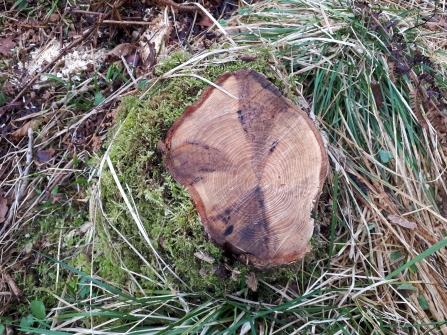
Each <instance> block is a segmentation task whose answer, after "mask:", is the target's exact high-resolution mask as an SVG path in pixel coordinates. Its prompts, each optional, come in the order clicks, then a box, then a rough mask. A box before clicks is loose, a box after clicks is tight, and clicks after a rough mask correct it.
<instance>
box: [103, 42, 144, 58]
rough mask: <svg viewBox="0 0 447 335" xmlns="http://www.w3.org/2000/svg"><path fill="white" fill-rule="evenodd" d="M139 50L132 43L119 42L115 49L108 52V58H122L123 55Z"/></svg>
mask: <svg viewBox="0 0 447 335" xmlns="http://www.w3.org/2000/svg"><path fill="white" fill-rule="evenodd" d="M136 51H137V47H136V46H135V45H132V44H130V43H123V44H118V45H117V46H116V47H114V48H113V50H111V51H109V52H108V53H107V58H111V59H121V55H123V56H124V57H126V56H128V55H130V54H132V53H135V52H136Z"/></svg>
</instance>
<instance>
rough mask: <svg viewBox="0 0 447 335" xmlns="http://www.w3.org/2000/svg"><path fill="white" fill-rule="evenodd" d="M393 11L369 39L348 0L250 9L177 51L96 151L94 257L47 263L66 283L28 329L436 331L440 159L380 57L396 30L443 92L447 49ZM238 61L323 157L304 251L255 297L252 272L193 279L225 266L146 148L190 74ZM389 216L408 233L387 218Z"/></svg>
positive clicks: (441, 252)
mask: <svg viewBox="0 0 447 335" xmlns="http://www.w3.org/2000/svg"><path fill="white" fill-rule="evenodd" d="M388 5H389V7H388V6H385V5H384V6H382V10H383V12H382V14H381V16H380V18H379V21H380V22H381V23H382V25H384V26H386V23H387V22H392V21H396V22H397V24H396V25H394V26H391V27H390V28H388V30H386V31H384V30H382V29H380V27H376V29H373V26H374V20H372V19H371V15H368V13H369V14H370V13H371V12H370V11H369V10H370V9H367V8H362V7H361V6H359V7H357V6H355V5H352V4H348V3H345V2H343V1H323V2H318V3H317V2H312V1H306V2H304V1H290V0H281V1H268V2H260V3H256V4H254V5H251V6H248V7H245V8H242V9H240V10H239V13H238V15H235V16H233V17H232V18H231V19H230V20H229V21H228V22H227V23H226V26H225V28H226V29H228V31H229V32H232V34H231V36H230V37H229V38H227V39H225V36H224V37H222V39H223V41H222V42H221V43H219V44H218V45H216V46H215V48H214V49H211V50H207V51H204V52H202V53H197V54H194V55H188V54H185V53H176V54H173V55H172V56H171V57H170V58H168V59H166V60H165V61H164V62H163V63H162V64H160V65H159V66H158V68H157V76H156V77H154V78H152V79H150V80H149V83H148V89H147V92H146V93H144V94H142V96H141V97H140V98H127V100H125V102H124V103H123V104H122V107H121V111H120V113H119V118H118V123H117V126H116V128H115V130H114V132H113V133H111V134H109V143H108V145H107V150H106V152H105V153H104V155H103V156H101V157H98V171H99V173H98V178H99V182H98V183H97V184H96V185H95V186H94V187H93V188H92V190H91V199H92V204H91V206H92V207H91V211H90V213H91V214H95V217H93V216H91V217H90V219H91V220H93V219H94V223H95V231H94V234H92V235H91V236H90V238H91V239H89V240H85V242H86V243H89V244H93V248H92V249H91V256H92V257H91V259H92V262H87V263H83V264H84V267H83V268H82V269H83V271H80V270H78V269H77V268H79V264H78V263H77V262H73V260H67V262H61V261H59V260H56V259H54V260H53V261H54V262H55V264H57V265H58V266H60V267H61V268H65V269H66V270H67V271H69V272H71V273H72V276H74V277H75V278H76V279H75V280H73V281H72V283H71V285H68V286H67V289H66V290H65V292H63V293H62V294H58V295H56V296H57V299H58V300H59V302H60V304H59V306H58V307H56V308H52V309H51V311H50V310H48V311H47V312H46V313H47V315H46V316H45V320H46V321H45V322H47V323H45V322H44V320H41V319H39V318H40V317H41V316H39V315H37V314H38V313H37V312H36V311H34V313H33V311H31V315H32V316H31V318H34V319H30V320H31V321H32V323H30V322H31V321H30V322H29V323H30V324H28V327H22V330H23V331H34V332H37V333H42V334H51V331H59V332H65V333H100V332H106V333H108V334H123V333H129V334H137V333H138V334H140V333H141V334H143V333H144V334H177V333H178V334H183V333H201V334H224V333H226V334H241V333H242V334H245V333H252V334H257V333H259V334H267V333H268V334H275V333H278V334H279V333H281V334H282V333H285V334H308V333H309V334H311V333H318V334H398V333H399V334H410V333H411V334H415V333H416V334H425V333H430V334H446V333H447V328H446V325H445V320H446V319H447V306H446V305H445V301H447V300H446V299H445V298H446V296H445V295H446V294H445V290H444V278H445V277H446V269H445V267H444V265H443V260H444V259H445V257H446V256H447V255H446V249H445V246H446V245H447V242H446V241H447V240H446V238H445V235H446V234H445V230H444V229H443V225H444V224H445V222H446V219H445V218H444V216H443V214H442V211H441V206H442V203H440V201H441V200H440V194H442V193H443V192H445V190H446V185H445V181H444V178H442V176H443V173H444V172H445V163H446V159H445V156H444V152H443V147H442V144H441V143H440V142H438V138H437V136H439V134H438V133H436V129H434V128H428V129H426V128H424V127H422V126H421V122H420V120H418V115H417V113H416V111H415V109H414V108H413V107H414V106H413V105H414V104H413V103H412V101H411V92H413V91H414V87H415V83H414V78H413V77H412V76H411V74H410V73H403V74H400V73H397V71H396V70H395V69H394V66H393V65H392V64H391V62H390V59H391V60H392V54H391V52H390V51H389V48H388V47H389V46H390V45H391V44H392V43H394V42H393V40H392V39H391V38H390V36H393V34H397V33H400V34H401V35H402V38H403V41H405V42H406V43H405V44H403V52H404V53H405V55H406V56H407V57H408V58H411V57H414V55H415V51H416V47H417V48H418V50H420V51H421V52H423V53H424V54H426V55H428V56H430V58H431V59H433V60H434V63H435V66H434V67H433V68H432V67H427V66H426V65H424V64H416V65H414V66H413V67H412V71H414V73H415V74H416V75H421V74H423V73H429V74H432V75H433V76H434V77H435V80H436V82H437V83H438V86H440V87H441V88H445V87H446V76H445V64H446V63H445V54H443V51H442V50H441V49H438V48H437V44H436V38H438V37H439V33H430V34H429V32H430V31H428V30H427V28H426V27H425V26H424V25H422V26H420V27H417V28H415V29H409V28H410V27H413V26H415V25H417V24H418V23H420V22H421V17H425V16H428V15H429V14H430V8H427V9H424V8H423V7H418V8H412V7H411V6H410V5H408V7H407V8H405V7H401V6H402V5H399V4H397V3H393V2H388ZM372 10H373V11H378V8H372ZM192 47H193V50H194V48H195V47H196V45H195V44H192ZM250 50H259V51H258V52H259V55H258V58H259V59H258V61H256V62H255V63H244V62H243V61H241V60H240V59H239V56H240V55H243V54H246V53H249V52H250ZM242 66H249V67H253V68H255V69H258V70H259V71H262V72H264V73H266V74H267V76H268V77H269V78H271V79H272V80H274V81H275V83H276V84H277V85H278V86H279V87H280V88H281V90H282V91H283V92H284V93H285V94H286V95H287V96H288V97H289V98H290V99H291V100H292V101H293V102H295V104H296V105H298V106H300V107H301V108H307V107H309V108H310V110H311V111H312V112H313V114H314V115H315V122H316V123H317V124H318V126H319V128H320V130H321V132H322V134H323V137H324V138H325V141H326V143H327V149H328V153H329V157H330V160H331V169H330V172H329V176H328V179H327V185H326V186H325V190H324V192H323V194H322V196H321V200H320V203H319V204H318V208H317V218H318V219H317V221H318V224H319V227H320V233H319V234H317V235H316V236H315V241H314V253H313V254H311V255H310V256H309V257H308V258H306V259H305V260H304V261H303V262H301V263H299V264H297V265H295V267H290V268H284V269H283V270H282V272H281V271H277V272H276V273H275V272H272V273H262V274H258V276H259V278H258V279H259V281H260V283H259V287H260V292H259V293H253V292H251V291H249V290H248V289H247V287H246V286H245V284H244V280H243V275H244V271H245V273H247V272H248V271H251V270H250V269H242V268H241V272H242V276H241V277H240V278H239V279H238V280H235V281H231V280H230V279H226V280H222V279H220V278H217V277H216V276H213V275H209V274H208V275H206V276H204V277H201V276H199V275H198V272H200V270H201V269H202V268H203V267H208V268H209V269H208V268H207V269H208V270H210V271H211V267H210V266H208V265H206V264H203V263H202V262H200V261H199V260H198V259H195V258H194V257H192V254H193V253H194V252H195V251H197V250H202V251H205V252H207V253H209V254H211V255H213V256H214V257H215V258H220V257H221V255H220V251H219V250H217V249H216V248H213V246H212V245H210V244H209V243H208V242H207V241H206V240H205V239H204V238H203V237H201V228H200V225H199V224H198V221H197V217H196V215H195V213H194V208H193V206H192V204H191V202H190V200H189V198H188V196H187V193H186V192H185V190H184V189H182V188H181V187H179V186H178V185H177V184H176V183H175V182H173V181H172V178H170V176H169V175H168V174H166V172H164V171H163V169H162V168H161V161H160V157H159V156H158V154H157V152H156V150H155V148H156V145H157V142H158V140H159V139H161V138H163V136H164V134H165V132H166V130H167V129H168V128H169V126H170V125H171V124H172V122H173V121H174V120H175V118H176V117H178V115H180V114H181V112H182V111H183V110H184V108H185V106H186V105H188V104H191V103H192V102H194V101H195V100H196V97H197V96H198V95H199V94H200V92H201V90H202V89H203V88H204V87H206V86H207V83H206V82H205V81H204V80H202V79H200V78H205V79H206V80H208V81H213V80H215V79H216V78H217V77H218V76H219V75H220V74H221V73H223V72H225V71H230V70H233V69H235V68H238V67H242ZM192 75H195V76H196V77H193V76H192ZM197 76H200V78H198V77H197ZM145 84H147V83H145ZM378 92H380V93H378ZM374 93H375V94H374ZM379 96H380V97H381V98H382V99H383V103H379V100H378V97H379ZM173 97H175V98H173ZM422 115H423V116H424V113H423V114H422ZM427 115H428V111H425V116H427ZM429 122H430V121H429ZM442 190H443V191H442ZM390 214H393V215H397V216H400V217H402V218H404V219H406V220H408V221H411V222H414V223H416V224H417V228H416V229H415V230H410V229H408V228H405V227H402V226H399V225H397V224H394V223H392V222H391V221H390V220H389V219H388V215H390ZM67 263H70V264H67ZM86 264H87V266H86ZM118 264H119V267H120V268H118V266H117V265H118ZM88 270H90V271H88ZM68 287H70V288H68ZM52 318H53V319H52ZM48 320H54V321H53V323H52V324H48ZM56 320H57V321H56ZM3 322H4V323H13V322H12V321H11V320H9V321H3ZM23 326H25V324H24V325H23ZM38 326H39V327H40V328H39V330H38V331H37V330H32V328H36V327H38ZM50 329H51V331H50Z"/></svg>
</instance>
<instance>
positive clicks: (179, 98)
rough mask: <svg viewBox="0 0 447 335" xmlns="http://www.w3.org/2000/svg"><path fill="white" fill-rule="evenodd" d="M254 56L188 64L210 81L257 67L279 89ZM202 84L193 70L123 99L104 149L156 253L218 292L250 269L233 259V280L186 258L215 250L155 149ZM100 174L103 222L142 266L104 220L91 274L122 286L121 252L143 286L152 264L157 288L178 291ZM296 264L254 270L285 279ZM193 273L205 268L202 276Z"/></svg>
mask: <svg viewBox="0 0 447 335" xmlns="http://www.w3.org/2000/svg"><path fill="white" fill-rule="evenodd" d="M258 57H259V59H258V60H257V61H254V62H250V63H246V62H242V61H235V62H227V63H225V64H223V65H222V64H216V65H208V66H206V67H205V66H203V67H202V68H201V69H202V70H200V71H196V70H194V73H197V74H199V75H200V76H202V77H204V78H206V79H208V80H210V81H215V80H216V79H217V78H218V77H219V76H221V75H222V74H224V73H225V72H228V71H234V70H236V69H240V68H245V67H250V68H252V69H254V70H256V71H259V72H262V73H264V74H265V75H266V77H267V78H268V79H270V80H271V81H273V82H274V83H275V84H276V85H277V86H278V87H279V88H280V89H284V86H285V85H284V83H282V82H281V81H280V80H279V79H278V78H277V77H276V75H275V74H274V72H273V71H272V70H271V68H270V66H269V59H268V57H269V53H268V52H266V51H265V50H261V51H259V53H258ZM187 59H188V55H187V54H184V53H178V54H174V55H173V56H172V57H170V58H168V59H166V60H164V61H163V62H162V63H161V64H160V65H159V67H158V70H157V73H158V74H162V73H164V72H166V71H168V70H170V69H172V68H173V67H176V66H178V65H180V64H181V63H183V62H184V61H186V60H187ZM287 85H288V86H290V84H287ZM206 86H208V84H207V83H206V82H204V81H202V80H200V79H197V78H194V77H188V76H185V77H175V78H173V79H169V80H165V81H162V82H161V83H160V84H159V85H158V86H157V87H156V88H155V89H153V91H152V92H151V94H150V95H149V97H148V98H147V99H146V100H138V99H137V98H136V97H130V98H125V99H124V100H123V102H122V105H121V108H120V110H119V113H118V122H117V126H116V128H115V129H119V128H121V129H120V131H119V132H118V133H117V134H116V135H115V136H114V135H113V134H112V135H111V136H110V138H113V143H112V145H111V149H110V153H109V154H110V158H111V160H112V162H113V165H114V167H115V169H116V172H117V175H118V178H119V180H120V182H121V184H122V185H128V186H129V188H130V190H131V193H132V197H133V200H134V201H135V204H136V208H137V210H138V213H139V217H140V218H141V220H142V223H143V225H144V228H145V230H146V232H147V233H148V236H149V237H150V239H151V243H152V244H153V246H154V248H155V249H156V251H157V253H158V254H159V255H160V256H161V257H162V258H163V259H164V260H165V261H166V262H167V263H168V264H169V265H170V266H171V267H172V269H173V271H175V273H176V274H177V275H178V276H179V278H181V280H182V281H183V282H184V283H186V285H187V286H189V287H190V288H191V289H192V290H193V291H195V292H200V291H207V292H212V293H213V295H215V296H216V295H218V296H219V295H223V294H225V293H229V292H232V291H234V290H239V289H241V288H244V287H245V283H244V281H243V278H244V276H243V274H244V273H246V272H247V271H249V270H250V271H252V270H251V269H249V268H247V267H244V266H242V265H241V264H235V265H234V266H238V269H239V270H240V271H241V272H242V276H240V278H241V279H239V280H237V281H234V280H232V279H231V277H227V278H221V277H219V276H216V275H213V272H214V265H211V264H207V263H205V262H203V261H201V260H199V259H197V258H196V257H194V253H195V252H198V251H201V252H204V253H207V254H209V255H212V256H213V257H214V258H215V259H216V260H217V261H218V262H219V261H221V260H222V258H223V255H222V251H221V250H220V249H219V248H217V247H216V246H214V245H213V244H212V243H210V242H208V241H207V240H206V239H205V237H204V236H203V231H202V226H201V224H200V222H199V218H198V216H197V214H196V212H195V209H194V206H193V204H192V202H191V199H190V197H189V195H188V193H187V191H186V190H185V189H184V188H183V187H181V186H180V185H179V184H177V183H176V182H175V181H174V180H173V179H172V177H171V176H170V175H169V174H168V173H167V172H166V171H165V169H164V168H163V165H162V159H161V157H160V155H159V154H158V153H157V151H156V146H157V143H158V141H159V140H161V139H163V138H164V137H165V136H166V132H167V131H168V129H169V128H170V127H171V125H172V124H173V122H174V120H176V119H177V118H178V117H179V116H180V115H181V114H182V113H183V111H184V110H185V108H186V107H187V106H189V105H191V104H192V103H194V102H195V101H196V100H197V99H198V97H199V96H200V94H201V93H202V91H203V89H204V88H205V87H206ZM283 91H284V90H283ZM285 93H287V92H285ZM286 95H287V94H286ZM101 178H102V205H103V208H104V211H105V213H107V216H108V218H109V220H110V222H111V224H112V225H113V226H114V227H115V228H116V229H117V230H118V231H119V232H120V233H121V234H123V235H124V236H125V237H126V238H127V239H128V240H129V242H130V243H131V244H132V245H133V246H134V247H135V249H136V250H138V251H139V252H140V253H141V255H142V256H143V257H144V259H145V260H146V261H147V263H148V264H149V265H147V264H145V263H144V262H143V261H142V260H141V259H139V258H138V257H137V256H136V255H135V252H134V251H132V250H131V248H130V247H129V246H128V245H126V244H125V243H124V242H123V241H122V239H121V238H120V237H119V235H118V234H117V233H116V232H115V231H114V230H113V229H110V227H108V224H104V225H103V228H102V229H101V230H100V235H99V239H98V241H97V243H96V247H97V248H99V249H100V251H101V252H102V256H101V257H99V258H97V259H96V261H95V265H96V267H97V268H98V269H99V274H100V275H101V276H102V277H103V278H106V279H107V280H110V281H113V282H116V283H120V284H123V285H125V284H126V283H127V282H128V281H129V275H128V274H127V273H126V271H124V270H121V269H118V266H117V264H119V262H120V259H121V261H122V263H121V264H122V265H124V266H125V267H127V268H128V269H129V270H131V271H135V272H137V273H139V274H141V275H143V276H146V277H148V278H149V279H150V280H145V281H143V282H142V283H141V285H142V287H143V289H154V288H156V289H160V279H159V278H157V275H156V274H155V272H154V271H153V270H152V269H151V268H153V269H156V271H158V272H159V275H161V276H163V277H166V278H167V281H166V282H165V283H164V284H163V285H164V286H165V288H175V289H180V290H186V289H187V288H186V287H185V285H184V284H182V283H181V281H180V280H178V278H175V277H174V276H173V275H172V274H171V273H170V272H169V271H167V270H166V269H165V270H164V271H163V274H162V273H161V272H160V270H159V266H158V263H157V260H156V257H155V256H154V254H153V253H152V251H151V248H150V247H149V246H148V245H147V242H146V241H145V239H144V238H142V237H141V234H140V233H139V231H138V228H137V226H136V224H135V222H134V221H133V219H132V217H131V215H130V214H129V212H128V210H127V208H126V205H125V204H124V201H123V199H122V198H121V195H120V192H119V191H118V189H117V186H116V185H115V182H114V180H113V178H112V176H111V174H110V172H108V170H105V171H104V172H103V173H102V177H101ZM299 266H301V264H300V263H298V264H295V265H294V266H288V267H280V268H276V269H274V270H272V271H267V272H263V273H261V272H259V273H258V279H266V280H269V281H270V282H272V281H283V280H285V281H287V279H289V278H292V277H293V276H295V275H296V273H297V271H298V267H299ZM200 272H202V274H203V273H208V274H207V275H204V276H202V275H200ZM264 293H265V294H266V295H269V294H271V292H264Z"/></svg>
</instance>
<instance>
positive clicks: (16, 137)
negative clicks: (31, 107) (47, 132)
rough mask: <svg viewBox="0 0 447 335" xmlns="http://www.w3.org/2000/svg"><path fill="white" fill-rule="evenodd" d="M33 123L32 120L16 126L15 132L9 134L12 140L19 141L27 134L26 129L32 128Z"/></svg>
mask: <svg viewBox="0 0 447 335" xmlns="http://www.w3.org/2000/svg"><path fill="white" fill-rule="evenodd" d="M34 124H35V121H34V120H31V121H28V122H27V123H25V124H24V125H23V126H21V127H20V128H18V129H17V130H16V131H15V132H13V133H12V134H11V139H12V140H13V141H19V140H20V139H21V138H22V137H23V136H25V135H26V134H28V129H30V128H33V127H34Z"/></svg>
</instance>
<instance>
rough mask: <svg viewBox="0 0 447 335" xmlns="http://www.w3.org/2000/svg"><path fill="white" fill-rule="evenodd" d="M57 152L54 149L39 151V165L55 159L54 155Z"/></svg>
mask: <svg viewBox="0 0 447 335" xmlns="http://www.w3.org/2000/svg"><path fill="white" fill-rule="evenodd" d="M55 152H56V150H54V149H48V150H41V151H38V152H37V154H36V156H37V160H38V161H39V163H46V162H48V161H49V160H50V159H51V158H53V155H54V153H55Z"/></svg>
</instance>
